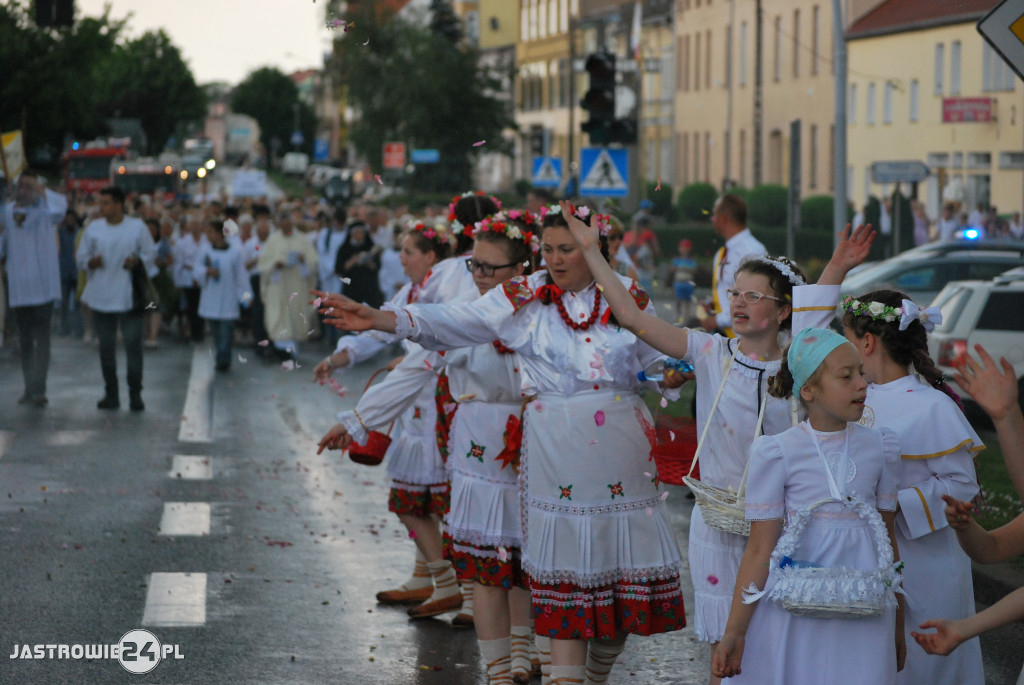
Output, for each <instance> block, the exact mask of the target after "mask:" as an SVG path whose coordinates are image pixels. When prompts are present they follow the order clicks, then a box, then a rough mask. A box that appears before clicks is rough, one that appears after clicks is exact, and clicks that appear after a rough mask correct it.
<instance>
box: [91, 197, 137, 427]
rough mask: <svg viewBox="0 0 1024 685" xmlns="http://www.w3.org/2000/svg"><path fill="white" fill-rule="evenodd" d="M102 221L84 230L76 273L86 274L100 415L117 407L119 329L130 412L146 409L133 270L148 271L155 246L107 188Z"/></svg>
mask: <svg viewBox="0 0 1024 685" xmlns="http://www.w3.org/2000/svg"><path fill="white" fill-rule="evenodd" d="M100 215H101V218H99V219H96V220H95V221H93V222H92V223H91V224H89V226H88V227H86V229H85V234H84V236H83V237H82V243H81V244H80V245H79V246H78V268H79V269H83V270H88V272H89V280H88V282H87V283H86V286H85V292H83V293H82V301H83V302H85V303H86V304H88V305H89V307H90V308H91V309H92V312H93V320H94V326H95V327H96V335H97V337H98V338H99V342H100V368H101V369H102V371H103V383H104V386H105V393H104V395H103V399H101V400H100V401H99V402H98V403H97V404H96V406H97V408H99V409H118V408H119V407H120V406H121V401H120V395H119V392H118V382H117V349H116V343H117V327H118V324H120V326H121V335H122V336H123V338H124V351H125V355H126V356H127V357H128V394H129V400H130V403H129V407H130V408H131V410H132V411H143V410H144V409H145V408H146V405H145V403H143V401H142V316H143V312H144V309H136V308H133V306H132V299H133V298H132V274H131V270H132V269H133V268H134V267H135V266H136V265H138V264H139V263H140V262H141V263H142V265H143V266H144V268H146V270H147V271H148V270H150V269H152V268H153V264H154V260H155V258H156V246H155V245H154V244H153V239H152V238H151V237H150V235H149V229H148V228H146V224H144V223H142V221H141V220H139V219H135V218H132V217H127V216H125V214H124V191H123V190H121V189H120V188H117V187H116V186H108V187H106V188H104V189H103V190H101V191H100Z"/></svg>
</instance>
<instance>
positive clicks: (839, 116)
mask: <svg viewBox="0 0 1024 685" xmlns="http://www.w3.org/2000/svg"><path fill="white" fill-rule="evenodd" d="M845 26H846V23H845V22H844V21H843V8H842V2H841V1H840V0H832V43H833V46H834V47H833V55H832V62H833V64H835V66H836V72H835V86H834V87H835V91H836V95H835V98H836V109H835V126H834V127H833V134H832V135H833V147H835V151H836V152H835V160H834V161H833V164H834V165H835V178H836V187H835V193H834V194H833V197H834V198H835V200H834V202H833V205H832V235H833V236H835V237H834V241H835V245H838V244H839V232H840V231H842V230H843V227H844V226H846V221H847V214H846V36H845V34H844V27H845ZM893 211H894V212H895V207H894V208H893Z"/></svg>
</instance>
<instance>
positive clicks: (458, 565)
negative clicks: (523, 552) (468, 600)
mask: <svg viewBox="0 0 1024 685" xmlns="http://www.w3.org/2000/svg"><path fill="white" fill-rule="evenodd" d="M443 551H444V558H445V559H448V560H449V561H451V562H452V566H453V567H454V568H455V575H456V576H457V577H458V579H459V580H461V581H465V582H474V583H480V584H481V585H489V586H491V587H500V588H504V589H506V590H511V589H512V588H513V587H523V588H525V587H526V586H527V584H528V583H529V579H528V578H527V576H526V574H525V573H523V569H522V566H521V565H520V562H519V557H520V552H519V550H518V549H517V548H515V547H507V548H506V547H500V548H499V547H491V546H487V545H472V544H467V543H465V542H460V541H458V540H454V539H452V537H451V536H449V535H448V534H447V533H446V534H445V535H444V550H443ZM502 552H504V555H503V554H502ZM502 556H504V557H505V558H504V559H502V558H501V557H502Z"/></svg>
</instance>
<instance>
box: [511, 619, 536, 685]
mask: <svg viewBox="0 0 1024 685" xmlns="http://www.w3.org/2000/svg"><path fill="white" fill-rule="evenodd" d="M511 639H512V677H513V678H516V681H517V682H523V683H526V682H529V681H530V674H531V673H532V672H533V664H532V663H531V662H530V626H512V638H511Z"/></svg>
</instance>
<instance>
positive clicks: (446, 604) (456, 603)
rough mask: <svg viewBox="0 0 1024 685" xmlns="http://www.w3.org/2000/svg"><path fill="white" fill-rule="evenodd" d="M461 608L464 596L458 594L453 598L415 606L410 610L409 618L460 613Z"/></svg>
mask: <svg viewBox="0 0 1024 685" xmlns="http://www.w3.org/2000/svg"><path fill="white" fill-rule="evenodd" d="M461 608H462V594H461V593H456V594H454V595H452V596H451V597H445V598H444V599H438V600H434V601H433V602H429V601H428V602H424V603H423V604H420V605H419V606H414V607H412V608H411V609H409V612H408V613H409V618H430V617H431V616H440V615H441V614H447V613H448V612H449V611H458V610H459V609H461Z"/></svg>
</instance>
